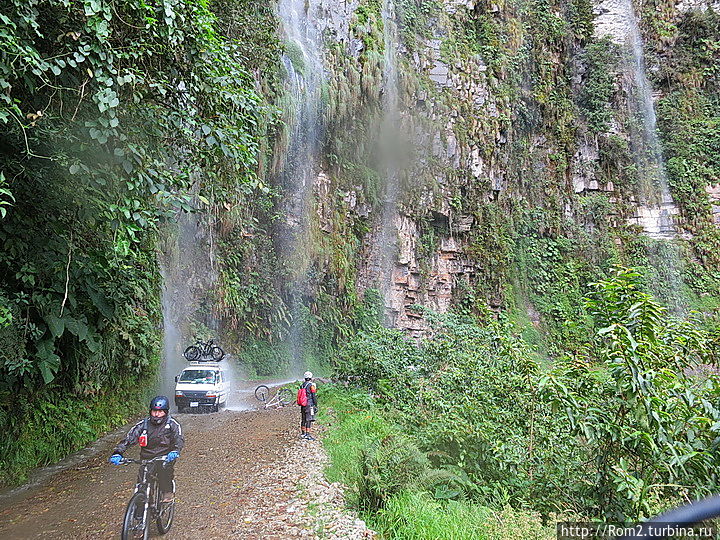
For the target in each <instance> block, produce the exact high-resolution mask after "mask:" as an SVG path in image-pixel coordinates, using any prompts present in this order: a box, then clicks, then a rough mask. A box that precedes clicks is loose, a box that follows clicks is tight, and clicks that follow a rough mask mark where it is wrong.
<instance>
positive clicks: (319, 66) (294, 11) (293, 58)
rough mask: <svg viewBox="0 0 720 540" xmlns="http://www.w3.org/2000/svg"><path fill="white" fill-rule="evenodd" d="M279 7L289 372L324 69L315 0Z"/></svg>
mask: <svg viewBox="0 0 720 540" xmlns="http://www.w3.org/2000/svg"><path fill="white" fill-rule="evenodd" d="M278 9H279V15H280V18H281V20H282V22H283V28H284V31H285V39H286V52H285V54H284V55H283V64H284V66H285V69H286V72H287V80H286V83H285V92H286V99H289V100H290V107H289V113H290V118H289V120H288V124H289V126H288V128H289V131H290V135H289V147H288V149H287V152H286V154H285V156H284V161H283V163H282V164H281V166H280V172H279V174H278V179H279V184H280V186H281V188H282V190H283V194H282V200H281V202H280V207H281V212H282V214H283V216H284V219H285V221H284V223H282V224H281V225H280V226H279V228H278V230H277V231H276V234H275V237H276V242H277V245H278V248H279V252H280V257H281V259H282V261H283V263H284V264H285V269H286V272H287V273H288V278H289V279H288V295H289V296H290V302H291V306H290V307H291V316H292V321H291V327H290V335H289V339H290V346H291V350H292V353H291V354H292V358H291V365H292V368H293V370H294V371H296V372H302V367H303V366H302V362H303V360H302V359H303V357H304V353H303V347H302V343H303V339H302V330H301V324H302V321H301V319H302V316H303V314H302V307H303V302H302V296H303V291H304V286H305V284H306V282H307V281H308V280H307V279H306V278H307V273H308V270H309V262H310V261H311V257H310V246H309V242H310V239H309V232H310V215H311V211H312V204H311V203H312V194H313V186H314V184H315V180H316V179H317V176H318V172H319V153H320V144H321V140H322V134H323V131H324V127H323V123H322V111H321V88H322V84H323V82H324V70H323V60H322V53H321V46H322V40H321V36H320V31H319V29H318V26H317V20H318V19H317V17H316V14H317V10H318V2H317V0H281V1H280V3H279V5H278Z"/></svg>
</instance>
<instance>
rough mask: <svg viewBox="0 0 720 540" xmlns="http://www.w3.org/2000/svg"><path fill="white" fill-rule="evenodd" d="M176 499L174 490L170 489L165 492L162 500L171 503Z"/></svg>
mask: <svg viewBox="0 0 720 540" xmlns="http://www.w3.org/2000/svg"><path fill="white" fill-rule="evenodd" d="M174 501H175V494H174V493H173V492H172V491H168V492H167V493H163V498H162V501H161V502H164V503H171V502H174Z"/></svg>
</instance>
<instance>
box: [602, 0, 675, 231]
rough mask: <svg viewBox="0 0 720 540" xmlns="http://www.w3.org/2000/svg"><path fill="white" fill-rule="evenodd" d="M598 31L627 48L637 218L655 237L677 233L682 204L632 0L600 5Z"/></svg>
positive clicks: (625, 64) (625, 70)
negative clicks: (673, 186)
mask: <svg viewBox="0 0 720 540" xmlns="http://www.w3.org/2000/svg"><path fill="white" fill-rule="evenodd" d="M599 12H600V16H599V17H598V18H597V19H596V24H595V28H596V34H597V35H599V36H601V37H602V36H607V37H609V38H610V39H611V40H612V41H614V42H615V43H616V44H618V45H619V46H620V47H621V49H622V52H623V62H622V67H623V74H624V77H625V79H626V80H625V87H626V88H628V89H629V95H628V108H629V113H630V144H631V148H632V151H633V158H634V161H635V164H636V167H637V171H638V175H639V178H638V180H639V186H638V190H637V191H638V193H637V195H638V198H639V201H638V202H639V203H640V204H639V205H638V208H637V213H636V215H635V216H633V218H632V220H631V221H632V222H633V223H635V224H637V225H640V226H641V227H642V228H643V231H644V232H645V234H646V235H647V236H649V237H651V238H655V239H670V238H674V237H675V236H676V232H677V231H676V229H675V225H674V223H673V216H675V215H677V213H678V210H677V207H676V206H675V204H674V203H673V200H672V197H671V195H670V190H669V189H668V181H667V174H666V171H665V164H664V162H663V156H662V148H661V146H660V141H659V139H658V135H657V121H656V116H655V107H654V104H653V96H652V88H651V86H650V83H649V81H648V79H647V75H646V70H645V56H644V52H643V40H642V36H641V35H640V28H639V26H638V21H637V17H636V15H635V9H634V8H633V5H632V1H631V0H605V1H604V2H602V3H601V4H600V6H599Z"/></svg>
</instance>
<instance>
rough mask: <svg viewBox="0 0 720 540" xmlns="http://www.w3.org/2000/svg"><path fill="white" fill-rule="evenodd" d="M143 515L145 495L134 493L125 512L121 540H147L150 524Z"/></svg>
mask: <svg viewBox="0 0 720 540" xmlns="http://www.w3.org/2000/svg"><path fill="white" fill-rule="evenodd" d="M146 518H147V516H146V515H145V495H143V494H142V493H136V494H135V495H133V496H132V497H131V498H130V502H129V503H128V505H127V509H126V510H125V519H124V520H123V528H122V533H120V538H121V540H141V539H142V540H147V539H148V537H149V535H150V526H149V525H150V524H149V523H148V520H147V519H146Z"/></svg>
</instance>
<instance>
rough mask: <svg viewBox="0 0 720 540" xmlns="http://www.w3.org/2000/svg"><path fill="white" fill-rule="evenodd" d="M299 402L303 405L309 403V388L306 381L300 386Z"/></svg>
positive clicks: (298, 392)
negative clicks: (307, 388)
mask: <svg viewBox="0 0 720 540" xmlns="http://www.w3.org/2000/svg"><path fill="white" fill-rule="evenodd" d="M297 404H298V405H300V406H301V407H306V406H307V404H308V398H307V390H306V388H305V383H303V384H301V385H300V388H298V391H297Z"/></svg>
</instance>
